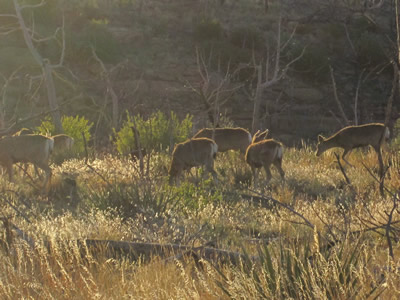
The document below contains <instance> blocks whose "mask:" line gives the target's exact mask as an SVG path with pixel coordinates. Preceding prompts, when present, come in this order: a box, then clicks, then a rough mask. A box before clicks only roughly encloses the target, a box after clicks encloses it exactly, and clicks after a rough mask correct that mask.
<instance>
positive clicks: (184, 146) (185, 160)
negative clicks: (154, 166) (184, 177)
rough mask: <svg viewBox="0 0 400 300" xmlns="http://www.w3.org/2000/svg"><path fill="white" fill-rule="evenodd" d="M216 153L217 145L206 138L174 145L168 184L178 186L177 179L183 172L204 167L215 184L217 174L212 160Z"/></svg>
mask: <svg viewBox="0 0 400 300" xmlns="http://www.w3.org/2000/svg"><path fill="white" fill-rule="evenodd" d="M217 152H218V145H217V144H216V143H215V142H214V141H213V140H211V139H208V138H192V139H189V140H187V141H185V142H183V143H179V144H177V145H175V147H174V151H173V152H172V161H171V166H170V168H169V171H168V173H169V184H170V185H172V184H173V183H174V182H175V183H176V184H179V177H180V175H181V174H182V172H183V171H185V170H190V169H191V168H192V167H198V166H205V169H206V171H207V172H208V173H211V175H212V176H213V179H214V182H215V183H217V173H216V172H215V170H214V159H215V157H216V155H217Z"/></svg>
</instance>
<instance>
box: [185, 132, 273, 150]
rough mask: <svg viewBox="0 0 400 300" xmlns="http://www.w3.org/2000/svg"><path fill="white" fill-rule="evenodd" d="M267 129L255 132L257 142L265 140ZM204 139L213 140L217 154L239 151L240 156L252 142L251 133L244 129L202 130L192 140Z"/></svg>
mask: <svg viewBox="0 0 400 300" xmlns="http://www.w3.org/2000/svg"><path fill="white" fill-rule="evenodd" d="M267 135H268V129H267V130H265V131H263V132H260V131H258V132H257V141H259V140H262V139H265V138H266V136H267ZM200 137H205V138H209V139H212V140H214V141H215V142H216V143H217V145H218V152H226V151H228V150H239V151H240V152H241V153H242V154H245V153H246V149H247V147H248V146H249V145H250V144H251V142H252V136H251V133H250V132H249V131H248V130H246V129H244V128H240V127H237V128H229V127H226V128H203V129H201V130H200V131H198V132H197V133H196V134H195V135H194V136H193V138H200Z"/></svg>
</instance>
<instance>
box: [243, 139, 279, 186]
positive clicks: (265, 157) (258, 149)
mask: <svg viewBox="0 0 400 300" xmlns="http://www.w3.org/2000/svg"><path fill="white" fill-rule="evenodd" d="M256 140H257V134H256V135H255V136H254V137H253V141H254V142H253V143H251V145H250V146H249V147H248V148H247V150H246V155H245V159H246V162H247V163H248V164H249V165H250V167H251V171H252V173H253V178H254V186H258V178H257V177H258V175H257V169H259V168H261V167H263V168H264V170H265V173H266V175H267V181H266V183H267V184H268V182H269V181H270V180H271V178H272V175H271V170H270V167H271V165H274V166H275V167H276V168H277V169H278V172H279V174H280V175H281V177H282V179H283V178H284V177H285V172H284V171H283V169H282V158H283V146H282V144H281V143H279V142H277V141H275V140H273V139H267V140H261V141H259V142H257V141H256Z"/></svg>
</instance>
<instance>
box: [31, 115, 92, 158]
mask: <svg viewBox="0 0 400 300" xmlns="http://www.w3.org/2000/svg"><path fill="white" fill-rule="evenodd" d="M61 123H62V126H63V128H64V132H65V134H67V135H69V136H70V137H72V138H74V140H75V143H74V147H73V152H74V153H76V154H82V153H83V152H84V151H85V145H84V141H83V137H82V133H83V134H84V135H85V139H86V141H87V142H88V141H89V140H90V137H91V134H90V128H92V126H93V123H89V121H88V120H86V119H85V118H84V117H79V116H76V117H71V116H63V117H62V118H61ZM36 129H37V131H38V132H39V133H41V134H43V135H46V134H50V135H55V127H54V124H53V122H52V121H51V119H50V118H46V119H45V120H44V121H43V122H42V123H41V124H40V126H38V127H37V128H36Z"/></svg>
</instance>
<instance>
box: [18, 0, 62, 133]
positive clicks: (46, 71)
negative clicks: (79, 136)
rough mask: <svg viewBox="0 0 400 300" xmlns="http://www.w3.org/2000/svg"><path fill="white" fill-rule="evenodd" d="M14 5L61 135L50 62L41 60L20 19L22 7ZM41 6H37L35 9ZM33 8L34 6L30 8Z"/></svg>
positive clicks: (22, 19)
mask: <svg viewBox="0 0 400 300" xmlns="http://www.w3.org/2000/svg"><path fill="white" fill-rule="evenodd" d="M13 3H14V8H15V14H16V17H17V19H18V23H19V25H20V27H21V30H22V33H23V36H24V40H25V44H26V46H27V47H28V49H29V51H30V52H31V54H32V56H33V57H34V59H35V60H36V62H37V63H38V64H39V65H40V66H41V68H42V73H43V76H44V78H45V83H46V88H47V97H48V102H49V106H50V109H51V115H52V118H53V122H54V126H55V129H56V133H63V132H64V130H63V127H62V123H61V114H60V110H59V109H58V108H59V106H58V103H57V96H56V88H55V85H54V80H53V73H52V66H51V65H50V62H49V61H48V60H47V59H43V58H42V56H41V55H40V54H39V52H38V51H37V50H36V48H35V46H34V45H33V42H32V38H31V35H30V33H29V31H28V28H27V27H26V24H25V21H24V18H23V17H22V13H21V11H22V8H23V7H22V6H20V5H19V3H18V1H17V0H13ZM40 5H42V3H41V4H38V5H37V6H36V7H38V6H40ZM32 7H34V6H32Z"/></svg>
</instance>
